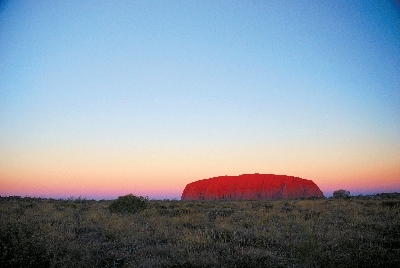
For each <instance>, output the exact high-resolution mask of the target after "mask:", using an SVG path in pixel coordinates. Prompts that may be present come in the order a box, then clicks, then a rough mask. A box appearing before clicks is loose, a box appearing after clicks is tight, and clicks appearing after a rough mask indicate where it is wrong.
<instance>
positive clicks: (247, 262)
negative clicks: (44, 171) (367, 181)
mask: <svg viewBox="0 0 400 268" xmlns="http://www.w3.org/2000/svg"><path fill="white" fill-rule="evenodd" d="M129 198H131V197H129ZM118 200H121V199H120V198H119V199H117V200H114V201H105V200H102V201H94V200H84V199H78V200H72V199H69V200H55V199H39V198H29V197H26V198H18V197H3V198H0V215H1V217H0V267H400V195H399V194H381V195H376V196H370V197H348V198H345V199H335V198H329V199H317V200H275V201H219V202H217V201H207V202H206V201H197V202H189V201H187V202H184V201H175V200H172V201H169V200H165V201H154V200H152V201H147V200H146V203H147V206H146V209H141V210H137V211H136V213H112V212H110V210H109V208H110V207H113V205H112V204H115V203H116V201H118ZM121 202H122V201H121Z"/></svg>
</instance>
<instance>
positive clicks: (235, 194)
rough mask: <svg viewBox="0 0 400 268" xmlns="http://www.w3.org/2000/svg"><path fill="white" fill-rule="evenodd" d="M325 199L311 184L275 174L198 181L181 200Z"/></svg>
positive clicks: (314, 185)
mask: <svg viewBox="0 0 400 268" xmlns="http://www.w3.org/2000/svg"><path fill="white" fill-rule="evenodd" d="M302 197H304V198H308V197H318V198H322V197H324V195H323V193H322V191H321V190H320V189H319V188H318V186H317V185H316V184H315V183H314V182H313V181H311V180H305V179H301V178H298V177H293V176H286V175H274V174H258V173H256V174H243V175H239V176H220V177H214V178H210V179H205V180H199V181H195V182H192V183H189V184H188V185H186V187H185V189H184V190H183V193H182V197H181V200H259V199H296V198H302Z"/></svg>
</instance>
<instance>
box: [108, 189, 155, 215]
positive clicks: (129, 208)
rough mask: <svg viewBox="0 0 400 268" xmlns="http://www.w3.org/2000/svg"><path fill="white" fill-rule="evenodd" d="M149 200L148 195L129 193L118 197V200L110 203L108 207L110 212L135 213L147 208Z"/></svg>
mask: <svg viewBox="0 0 400 268" xmlns="http://www.w3.org/2000/svg"><path fill="white" fill-rule="evenodd" d="M148 201H149V200H148V198H147V197H143V196H134V195H133V194H128V195H125V196H120V197H118V199H117V200H115V201H113V202H112V203H111V204H110V206H109V207H108V209H109V210H110V212H115V213H135V212H137V211H140V210H144V209H146V207H147V204H148Z"/></svg>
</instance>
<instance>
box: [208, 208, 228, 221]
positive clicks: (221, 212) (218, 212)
mask: <svg viewBox="0 0 400 268" xmlns="http://www.w3.org/2000/svg"><path fill="white" fill-rule="evenodd" d="M234 212H235V211H234V210H233V209H232V208H222V209H213V210H211V211H209V212H207V218H208V220H215V219H216V218H217V217H221V218H226V217H228V216H230V215H232V214H233V213H234Z"/></svg>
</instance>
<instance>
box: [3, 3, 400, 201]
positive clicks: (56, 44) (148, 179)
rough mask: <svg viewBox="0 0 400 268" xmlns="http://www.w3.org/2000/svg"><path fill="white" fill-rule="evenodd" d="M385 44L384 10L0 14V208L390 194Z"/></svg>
mask: <svg viewBox="0 0 400 268" xmlns="http://www.w3.org/2000/svg"><path fill="white" fill-rule="evenodd" d="M399 33H400V9H399V5H396V3H395V2H394V1H301V2H300V1H26V2H23V1H2V2H1V3H0V129H1V130H2V131H1V133H0V151H1V154H0V184H3V185H4V187H0V188H3V189H7V190H4V191H3V192H2V193H0V194H1V195H7V194H14V193H19V194H21V193H22V194H24V193H26V194H28V195H52V194H53V195H59V194H60V193H64V192H66V193H67V194H68V195H75V196H78V195H88V196H92V195H93V196H94V195H96V194H97V193H98V192H102V191H103V190H102V189H103V188H107V187H108V188H110V187H111V186H110V185H113V184H116V185H121V187H120V188H118V187H116V188H115V189H114V190H112V192H110V193H108V192H107V193H106V191H103V192H104V193H103V192H102V193H103V194H104V195H106V194H107V195H109V196H112V195H116V194H120V193H122V194H123V192H124V191H129V192H135V191H136V192H137V193H139V194H143V195H149V196H154V197H162V196H168V197H179V195H180V192H181V191H182V190H183V188H184V186H185V184H186V183H189V182H191V181H193V180H198V179H204V178H208V177H214V176H219V175H225V174H228V175H239V174H242V173H255V172H259V173H276V174H287V175H293V176H299V177H303V178H307V179H312V180H314V182H316V183H317V185H319V186H320V187H321V189H322V190H323V191H324V192H327V194H329V192H330V191H333V190H335V189H336V188H338V187H340V188H346V187H347V188H348V189H351V190H352V191H353V192H360V193H361V192H373V191H377V192H378V191H388V190H391V189H393V190H397V191H400V164H399V163H400V105H399V104H400V75H399V74H400V34H399ZM363 181H364V182H365V185H360V182H363ZM71 183H77V184H79V185H80V183H81V184H82V185H81V187H78V188H76V189H75V188H74V189H70V188H69V187H70V185H71ZM361 184H362V183H361ZM22 185H24V187H25V185H31V186H32V187H28V188H27V189H25V188H24V187H22ZM46 185H47V186H48V185H51V186H48V189H47V188H46V187H47V186H46ZM26 187H27V186H26ZM130 187H131V188H130ZM20 189H23V190H20ZM29 189H34V190H32V191H29ZM43 189H46V190H43ZM80 189H83V190H80ZM92 189H94V190H93V191H94V192H96V194H94V192H91V190H92ZM97 195H98V194H97Z"/></svg>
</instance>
